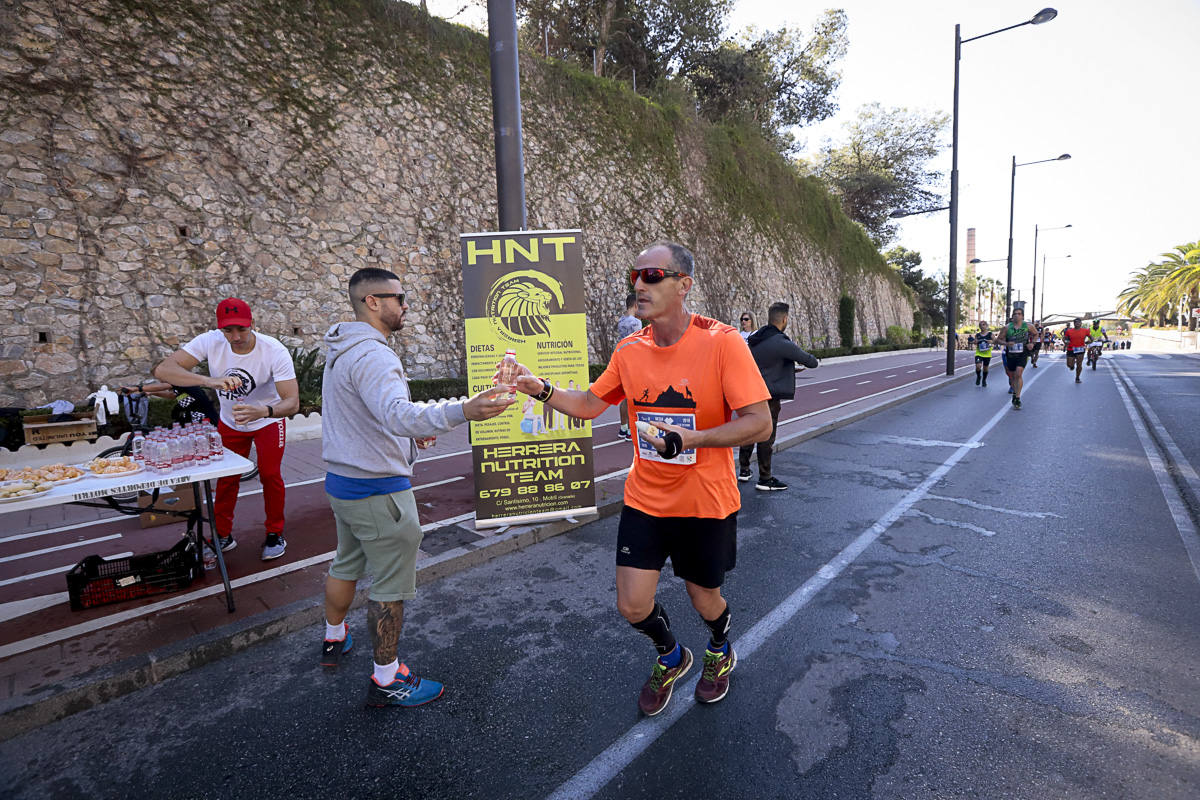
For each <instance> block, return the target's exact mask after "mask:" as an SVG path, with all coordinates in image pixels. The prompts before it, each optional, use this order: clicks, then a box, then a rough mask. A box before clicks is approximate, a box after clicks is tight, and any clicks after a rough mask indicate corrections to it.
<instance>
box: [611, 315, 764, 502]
mask: <svg viewBox="0 0 1200 800" xmlns="http://www.w3.org/2000/svg"><path fill="white" fill-rule="evenodd" d="M652 330H653V329H652V326H651V327H647V328H643V329H642V330H641V331H639V332H638V333H634V334H632V335H630V336H627V337H626V338H624V339H622V340H621V343H620V344H619V345H617V349H616V352H614V353H613V357H612V360H611V361H609V362H608V368H607V369H606V370H604V374H602V375H601V376H600V377H599V378H598V379H597V380H596V382H595V383H594V384H592V387H591V391H592V393H593V394H594V395H596V396H597V397H599V398H600V399H601V400H603V401H604V402H606V403H609V404H616V403H619V402H621V400H628V401H629V413H630V416H631V417H633V418H634V419H645V420H646V421H649V422H650V423H651V424H653V422H654V421H655V419H656V418H658V419H663V420H668V421H670V422H672V423H673V424H676V425H680V426H681V427H689V428H694V429H695V430H708V429H709V428H715V427H717V426H718V425H724V424H725V423H726V422H729V420H730V419H732V418H733V410H734V409H737V408H744V407H746V406H749V405H753V404H754V403H759V402H762V401H765V400H769V399H770V397H771V393H770V392H768V391H767V385H766V384H765V383H764V382H763V379H762V375H761V374H760V373H759V371H758V367H757V366H756V365H755V363H754V357H753V356H751V355H750V348H749V347H747V346H746V342H745V340H743V339H742V337H741V334H739V333H738V332H737V330H736V329H734V328H732V327H730V326H729V325H726V324H724V323H722V322H718V321H716V320H715V319H709V318H707V317H702V316H700V315H699V314H693V315H692V319H691V322H690V323H688V327H687V330H686V331H685V332H684V334H683V336H682V337H681V338H680V340H679V341H678V342H676V343H675V344H673V345H671V346H670V347H659V346H658V345H656V344H655V343H654V336H653V332H652ZM634 441H635V444H636V443H637V433H636V432H635V433H634ZM635 453H636V455H635V456H634V459H633V468H632V469H631V470H630V472H629V477H628V478H626V480H625V504H626V505H629V506H633V507H634V508H636V509H638V510H639V511H644V512H645V513H647V514H650V515H652V516H656V517H706V518H716V519H723V518H725V517H728V516H729V515H730V514H732V513H733V512H735V511H737V510H738V509H739V508H741V506H742V496H741V494H740V493H739V492H738V488H737V479H736V477H735V473H734V468H733V448H730V447H702V448H698V449H697V450H696V451H695V452H694V454H693V453H692V451H685V452H684V453H681V454H680V456H678V457H677V459H676V460H675V461H656V460H653V458H651V457H647V456H646V455H644V454H643V452H642V451H641V448H639V449H638V450H636V451H635ZM651 455H653V454H651ZM689 460H690V461H693V462H694V463H687V462H688V461H689Z"/></svg>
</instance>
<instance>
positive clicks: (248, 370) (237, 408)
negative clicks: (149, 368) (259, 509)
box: [154, 297, 300, 561]
mask: <svg viewBox="0 0 1200 800" xmlns="http://www.w3.org/2000/svg"><path fill="white" fill-rule="evenodd" d="M201 361H207V362H208V374H209V377H206V376H204V375H197V374H196V373H194V372H192V370H193V369H195V368H196V366H197V365H198V364H199V363H200V362H201ZM154 377H156V378H158V379H159V380H160V381H163V382H164V383H169V384H170V385H172V386H178V387H181V388H182V387H188V386H202V387H208V388H210V389H216V390H217V398H218V400H219V402H220V404H221V414H220V421H219V423H218V425H217V430H219V431H220V432H221V441H222V442H223V443H224V445H225V446H226V447H228V448H229V449H230V450H232V451H233V452H235V453H237V454H238V455H240V456H243V457H245V456H248V455H250V448H251V446H253V447H254V449H255V450H257V451H258V473H259V479H260V480H261V481H262V487H263V506H264V508H265V510H266V517H267V518H266V522H265V528H266V539H265V541H264V542H263V549H262V559H263V561H270V560H271V559H275V558H279V557H280V556H282V555H283V554H284V551H285V550H286V549H287V541H286V540H285V539H284V537H283V523H284V516H283V504H284V494H285V490H284V486H283V473H282V471H281V466H282V464H283V448H284V443H285V441H286V437H287V423H286V422H285V421H284V420H285V419H286V418H287V416H288V415H289V414H295V413H296V412H297V411H299V410H300V389H299V387H298V385H297V383H296V368H295V366H294V365H293V364H292V356H291V354H290V353H289V352H288V351H287V348H286V347H284V346H283V345H282V344H281V343H280V342H279V340H278V339H275V338H274V337H271V336H267V335H266V334H264V333H259V332H258V331H256V330H254V317H253V315H252V314H251V313H250V306H249V305H247V304H246V303H245V302H244V301H242V300H239V299H237V298H236V297H230V298H227V299H225V300H222V301H221V302H220V303H218V304H217V329H216V330H211V331H208V332H206V333H202V334H200V335H199V336H197V337H196V338H195V339H192V340H191V341H190V342H188V343H187V344H185V345H184V346H183V348H182V349H180V350H177V351H175V352H174V353H172V354H171V355H169V356H167V357H166V358H165V359H163V360H162V362H161V363H160V364H159V365H158V366H157V367H155V368H154ZM240 482H241V477H240V476H238V475H230V476H228V477H224V478H221V479H219V480H218V481H217V499H216V503H215V504H214V507H213V512H214V514H215V516H216V520H215V523H216V529H217V539H218V541H219V543H220V547H221V549H222V550H225V551H228V550H232V549H233V548H235V547H237V542H236V541H234V538H233V509H234V506H236V505H237V500H238V485H239V483H240Z"/></svg>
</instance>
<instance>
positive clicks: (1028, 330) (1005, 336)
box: [997, 308, 1035, 408]
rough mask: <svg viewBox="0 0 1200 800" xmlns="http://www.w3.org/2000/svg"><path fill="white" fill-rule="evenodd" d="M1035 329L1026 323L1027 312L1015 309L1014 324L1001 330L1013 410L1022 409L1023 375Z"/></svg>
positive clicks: (1009, 324)
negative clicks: (1011, 391)
mask: <svg viewBox="0 0 1200 800" xmlns="http://www.w3.org/2000/svg"><path fill="white" fill-rule="evenodd" d="M1034 333H1035V331H1034V328H1033V327H1032V326H1031V325H1029V324H1028V323H1026V322H1025V310H1024V309H1021V308H1016V309H1013V314H1012V322H1010V323H1008V324H1007V325H1005V326H1004V327H1003V328H1001V329H1000V335H999V336H998V337H997V340H998V341H999V343H1000V344H1001V346H1003V347H1004V353H1005V361H1004V369H1005V371H1006V372H1007V373H1008V382H1009V383H1010V384H1011V385H1012V390H1013V396H1012V404H1013V408H1020V407H1021V386H1022V383H1023V380H1022V377H1021V376H1022V374H1023V373H1024V372H1025V365H1026V364H1027V363H1028V361H1029V350H1030V349H1031V348H1032V347H1033V336H1034Z"/></svg>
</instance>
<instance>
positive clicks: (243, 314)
mask: <svg viewBox="0 0 1200 800" xmlns="http://www.w3.org/2000/svg"><path fill="white" fill-rule="evenodd" d="M230 325H238V326H240V327H243V328H249V327H251V326H253V325H254V315H253V314H251V313H250V306H249V305H247V304H246V301H245V300H238V299H237V298H236V297H227V298H225V299H224V300H222V301H221V302H219V303H217V327H218V328H228V327H229V326H230Z"/></svg>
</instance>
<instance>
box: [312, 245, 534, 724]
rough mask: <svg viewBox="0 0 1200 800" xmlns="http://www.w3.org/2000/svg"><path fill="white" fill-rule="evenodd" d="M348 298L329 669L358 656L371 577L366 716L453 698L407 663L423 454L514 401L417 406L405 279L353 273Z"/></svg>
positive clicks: (340, 361)
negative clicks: (362, 585) (417, 481)
mask: <svg viewBox="0 0 1200 800" xmlns="http://www.w3.org/2000/svg"><path fill="white" fill-rule="evenodd" d="M349 289H350V304H351V306H352V307H353V308H354V318H355V321H354V322H339V323H338V324H336V325H334V326H333V327H332V328H330V329H329V331H328V332H327V333H326V334H325V343H326V344H327V345H328V346H329V352H328V353H327V354H326V358H325V374H324V379H323V380H324V383H323V385H322V390H321V397H322V403H321V427H322V434H321V436H322V442H321V456H322V458H323V459H324V461H325V469H326V475H325V493H326V495H327V496H328V497H329V504H330V505H331V506H332V507H333V515H334V519H335V520H336V522H337V542H338V544H337V554H336V555H335V556H334V558H333V563H332V564H330V566H329V577H328V578H327V579H326V581H325V640H324V642H323V643H322V647H321V664H322V665H323V666H326V667H335V666H337V662H338V658H339V657H340V656H341V655H342V654H343V653H345V652H348V651H349V650H350V648H351V646H352V640H351V638H350V628H349V625H348V624H347V623H346V614H347V613H348V612H349V610H350V604H351V603H352V602H353V600H354V591H355V586H356V582H357V581H358V579H359V578H361V577H362V576H363V575H364V574H366V573H370V574H371V576H372V578H373V581H372V583H371V589H370V591H369V592H368V594H367V624H368V627H370V629H371V640H372V645H373V646H374V655H375V673H374V675H372V676H371V679H370V681H369V683H368V686H367V705H371V706H389V705H397V706H419V705H422V704H424V703H428V702H430V701H432V700H436V699H438V698H439V697H441V695H442V688H443V687H442V684H440V683H438V682H437V681H431V680H422V679H421V678H418V677H416V676H415V675H413V674H412V673H411V672H410V671H409V669H408V667H407V666H405V665H404V664H401V663H400V660H399V658H398V649H397V640H398V637H399V635H400V627H401V624H402V622H403V618H404V601H405V600H410V599H412V598H413V597H414V596H415V595H416V563H417V548H418V547H419V546H420V544H421V538H422V533H421V523H420V521H419V520H418V519H417V505H416V502H415V501H414V499H413V492H412V472H413V468H412V465H413V462H414V461H416V460H417V450H418V448H420V449H424V448H426V447H428V446H429V445H430V444H432V443H433V439H434V437H436V435H437V434H439V433H446V432H447V431H449V430H450V429H451V428H453V427H455V426H456V425H461V424H462V423H463V422H465V421H466V420H481V419H489V418H491V417H494V416H496V415H497V414H500V413H501V412H503V411H504V410H505V409H506V408H508V406H510V405H511V404H512V402H513V401H512V400H511V399H506V398H505V397H504V396H503V394H504V392H505V391H506V389H505V388H492V389H489V390H487V391H484V392H480V393H479V394H477V395H475V396H474V397H472V398H470V399H469V400H448V401H442V402H440V403H428V404H421V405H418V404H416V403H413V402H412V400H411V399H410V396H409V392H408V379H407V378H406V376H405V374H404V366H403V364H401V363H400V357H399V356H397V355H396V353H395V352H394V351H393V350H392V349H391V347H389V346H388V336H389V335H391V334H392V333H394V332H395V331H398V330H400V329H401V328H402V327H404V315H405V312H407V311H408V304H407V303H405V302H404V291H403V286H402V284H401V283H400V279H399V278H398V277H397V276H396V275H395V274H394V273H391V272H388V271H387V270H384V269H376V268H373V267H368V268H366V269H360V270H358V271H357V272H355V273H354V275H353V276H352V277H351V278H350V287H349Z"/></svg>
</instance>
